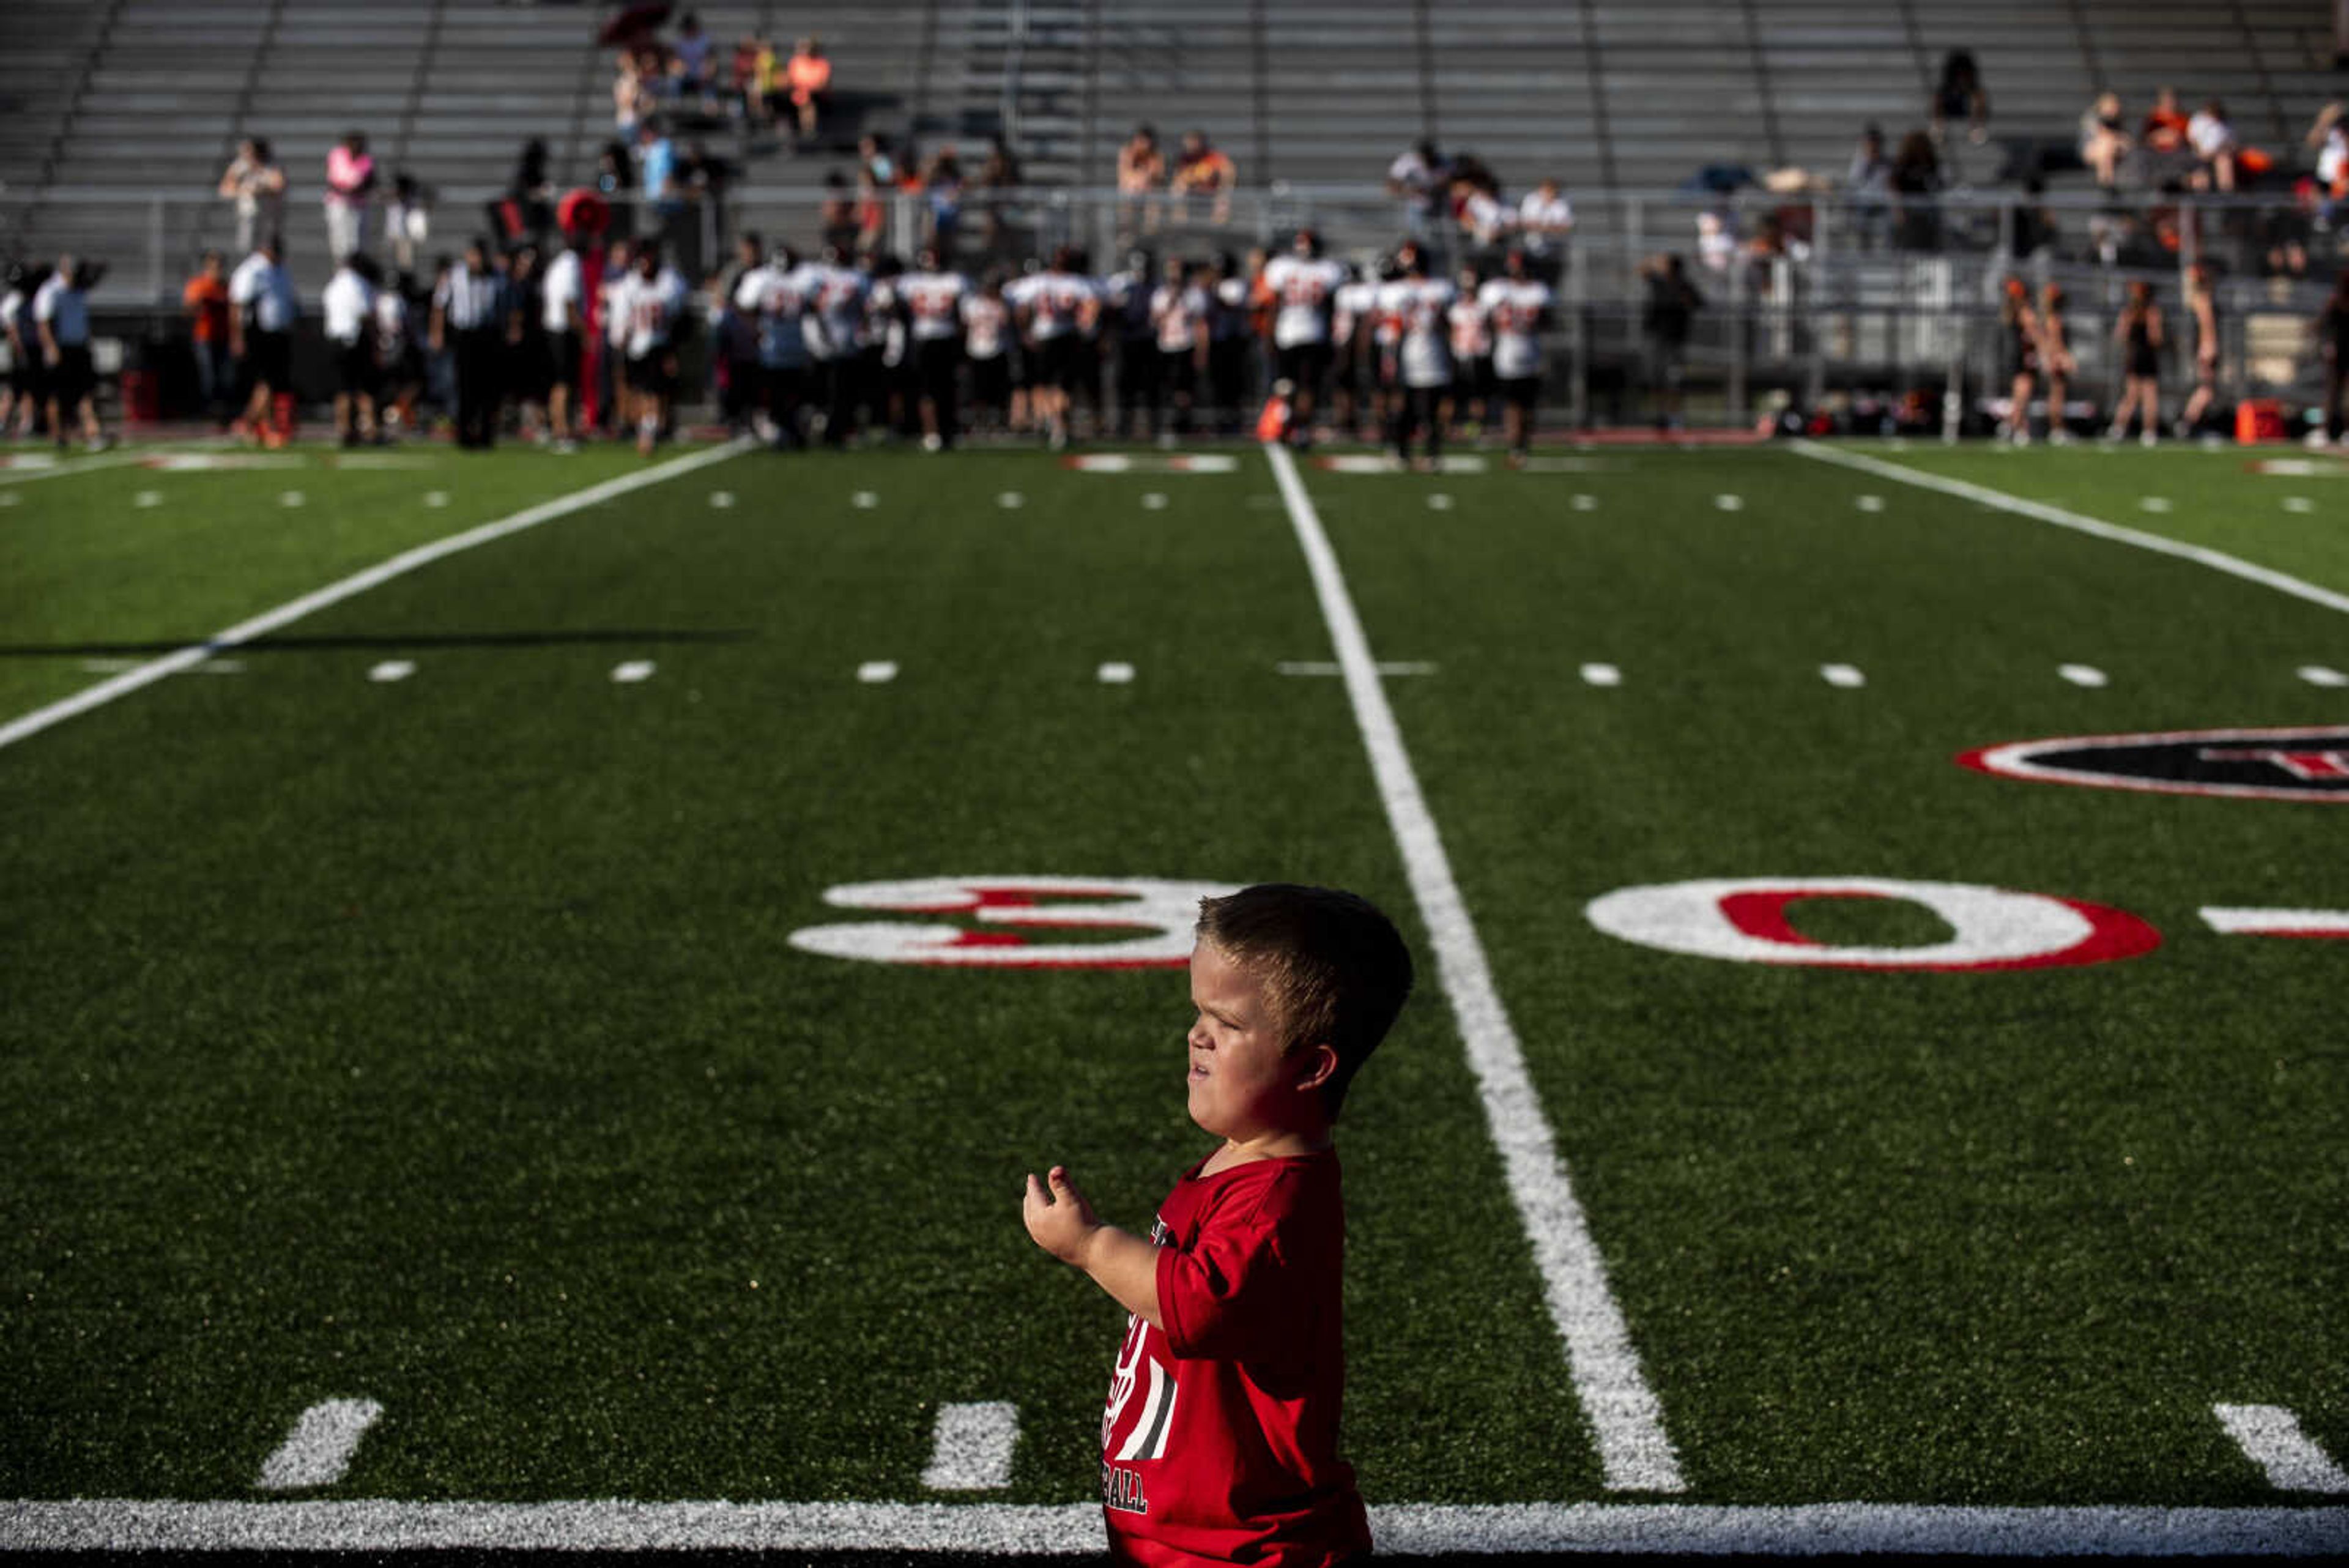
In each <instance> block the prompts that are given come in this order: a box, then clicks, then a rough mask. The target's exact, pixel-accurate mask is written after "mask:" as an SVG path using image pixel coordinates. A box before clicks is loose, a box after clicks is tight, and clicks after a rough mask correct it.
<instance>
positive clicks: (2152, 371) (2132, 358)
mask: <svg viewBox="0 0 2349 1568" xmlns="http://www.w3.org/2000/svg"><path fill="white" fill-rule="evenodd" d="M2128 373H2129V374H2130V375H2132V376H2157V377H2158V376H2159V375H2160V374H2161V350H2160V349H2158V348H2155V347H2154V346H2153V345H2151V344H2150V343H2147V344H2142V345H2139V346H2138V347H2136V348H2131V349H2130V350H2129V357H2128Z"/></svg>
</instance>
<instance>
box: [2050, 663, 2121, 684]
mask: <svg viewBox="0 0 2349 1568" xmlns="http://www.w3.org/2000/svg"><path fill="white" fill-rule="evenodd" d="M2055 673H2056V674H2058V675H2060V676H2062V677H2063V678H2064V680H2068V681H2070V682H2071V683H2072V684H2073V685H2075V686H2109V685H2111V684H2112V678H2111V677H2110V676H2107V675H2106V673H2105V672H2104V671H2103V670H2099V669H2097V668H2096V667H2095V665H2093V664H2059V665H2057V666H2056V667H2055Z"/></svg>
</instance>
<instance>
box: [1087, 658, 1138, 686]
mask: <svg viewBox="0 0 2349 1568" xmlns="http://www.w3.org/2000/svg"><path fill="white" fill-rule="evenodd" d="M1093 677H1094V679H1095V680H1099V681H1100V682H1101V683H1102V685H1104V686H1130V685H1132V684H1133V665H1131V664H1126V663H1123V662H1121V661H1119V660H1117V659H1112V660H1111V661H1110V662H1108V663H1107V664H1104V665H1102V667H1101V668H1100V669H1099V670H1094V671H1093Z"/></svg>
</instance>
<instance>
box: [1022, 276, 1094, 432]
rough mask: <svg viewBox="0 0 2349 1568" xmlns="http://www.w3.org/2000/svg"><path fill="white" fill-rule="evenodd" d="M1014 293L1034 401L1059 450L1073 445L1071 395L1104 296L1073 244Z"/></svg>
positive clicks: (1024, 281) (1026, 279) (1038, 416)
mask: <svg viewBox="0 0 2349 1568" xmlns="http://www.w3.org/2000/svg"><path fill="white" fill-rule="evenodd" d="M1009 297H1010V300H1011V304H1012V308H1013V310H1014V311H1015V313H1016V314H1017V316H1018V318H1019V327H1020V336H1021V337H1022V338H1023V339H1025V341H1026V342H1027V344H1028V349H1029V353H1030V356H1031V357H1032V359H1033V362H1034V363H1033V371H1032V374H1033V378H1034V383H1033V385H1032V387H1031V388H1030V393H1029V397H1030V402H1031V404H1032V406H1033V408H1034V410H1035V413H1036V417H1037V418H1038V419H1040V420H1041V421H1043V423H1044V433H1045V438H1046V440H1047V441H1049V442H1050V445H1051V447H1052V449H1053V450H1054V451H1055V452H1057V451H1059V450H1060V449H1061V448H1062V447H1064V446H1066V445H1068V444H1069V396H1070V394H1071V392H1073V391H1074V390H1075V389H1076V386H1077V380H1078V378H1079V376H1080V375H1081V373H1082V372H1083V370H1084V369H1085V368H1086V356H1085V354H1084V335H1085V333H1086V332H1087V331H1088V330H1090V329H1091V328H1092V327H1093V325H1094V324H1095V322H1096V321H1098V320H1099V318H1100V315H1101V300H1100V298H1099V296H1096V295H1095V293H1094V292H1093V286H1092V279H1090V278H1088V277H1085V276H1083V275H1081V274H1080V273H1079V272H1078V271H1077V258H1076V253H1075V252H1074V251H1072V250H1071V248H1070V247H1068V246H1067V245H1062V246H1061V248H1060V249H1059V250H1057V251H1055V252H1054V253H1053V254H1052V265H1050V267H1048V268H1046V269H1045V270H1044V271H1042V272H1040V273H1034V274H1031V275H1029V276H1027V277H1023V278H1021V279H1020V280H1019V283H1018V284H1017V285H1015V286H1014V287H1013V292H1012V293H1011V294H1010V296H1009Z"/></svg>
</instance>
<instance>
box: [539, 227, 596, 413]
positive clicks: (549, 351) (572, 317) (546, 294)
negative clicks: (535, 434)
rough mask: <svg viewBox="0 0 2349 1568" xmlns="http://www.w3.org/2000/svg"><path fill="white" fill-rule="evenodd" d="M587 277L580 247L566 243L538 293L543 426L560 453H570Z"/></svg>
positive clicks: (549, 266) (556, 256)
mask: <svg viewBox="0 0 2349 1568" xmlns="http://www.w3.org/2000/svg"><path fill="white" fill-rule="evenodd" d="M585 276H586V275H585V271H584V269H583V266H582V264H581V262H580V259H579V246H578V244H576V243H575V242H574V243H566V244H564V247H563V249H562V250H561V251H559V252H557V253H556V254H555V257H554V260H553V261H551V262H549V263H548V264H547V265H546V279H545V282H544V283H543V284H542V285H541V286H540V288H539V291H538V307H539V325H540V327H541V329H542V330H543V332H544V333H545V335H546V372H545V374H546V426H547V433H548V435H550V436H551V437H553V438H554V450H555V451H556V452H577V451H578V450H579V442H578V441H577V439H576V437H575V436H574V431H573V426H572V402H573V398H574V392H575V391H576V389H577V388H578V386H579V352H580V340H581V334H582V329H583V327H584V326H585V320H586V317H585V315H584V310H585V305H586V298H587V296H586V292H585Z"/></svg>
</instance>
